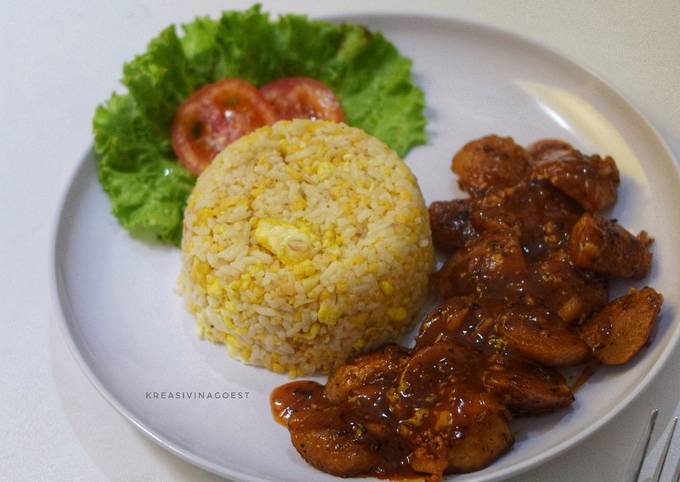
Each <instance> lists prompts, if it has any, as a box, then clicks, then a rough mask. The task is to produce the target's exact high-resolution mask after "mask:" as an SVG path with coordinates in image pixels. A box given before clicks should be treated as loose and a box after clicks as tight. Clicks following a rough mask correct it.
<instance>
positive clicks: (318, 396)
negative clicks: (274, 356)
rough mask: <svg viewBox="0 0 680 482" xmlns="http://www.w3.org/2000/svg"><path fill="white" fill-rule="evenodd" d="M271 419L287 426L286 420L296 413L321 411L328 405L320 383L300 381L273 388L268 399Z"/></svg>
mask: <svg viewBox="0 0 680 482" xmlns="http://www.w3.org/2000/svg"><path fill="white" fill-rule="evenodd" d="M269 402H270V407H271V411H272V417H273V418H274V420H275V421H276V422H277V423H279V424H281V425H283V426H284V427H287V426H288V420H289V419H290V417H291V416H292V415H293V414H294V413H296V412H303V411H308V410H315V409H321V408H323V407H326V406H328V405H329V402H328V399H327V398H326V395H325V393H324V386H323V385H321V384H320V383H316V382H312V381H307V380H300V381H295V382H290V383H286V384H285V385H281V386H280V387H277V388H275V389H274V390H273V391H272V393H271V395H270V397H269Z"/></svg>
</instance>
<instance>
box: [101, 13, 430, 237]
mask: <svg viewBox="0 0 680 482" xmlns="http://www.w3.org/2000/svg"><path fill="white" fill-rule="evenodd" d="M182 31H183V35H182V36H178V35H177V32H176V30H175V27H174V26H170V27H168V28H166V29H165V30H163V31H162V32H161V33H160V34H159V35H158V36H157V37H156V38H154V39H153V40H151V42H150V43H149V45H148V47H147V50H146V52H144V53H143V54H141V55H139V56H137V57H135V58H134V59H133V60H132V61H131V62H128V63H127V64H125V66H124V69H123V80H122V82H123V84H124V85H125V86H126V87H127V90H128V94H126V95H118V94H113V96H112V97H111V99H109V101H108V102H107V103H105V104H103V105H101V106H99V107H98V108H97V111H96V113H95V116H94V122H93V124H94V133H95V152H96V154H97V159H98V165H99V180H100V182H101V184H102V186H103V187H104V190H105V191H106V193H107V194H108V195H109V197H110V198H111V203H112V207H113V213H114V214H115V216H116V217H117V218H118V220H119V221H120V223H121V224H122V225H123V226H124V227H125V228H127V229H128V230H129V231H130V232H132V233H138V232H145V233H150V234H151V235H153V236H154V237H156V238H157V239H159V240H161V241H164V242H171V243H175V244H179V242H180V240H181V236H182V214H183V211H184V206H185V204H186V199H187V197H188V195H189V193H190V192H191V189H192V187H193V184H194V181H195V179H194V178H193V176H192V175H190V174H189V173H188V172H187V171H186V170H185V169H184V168H183V167H182V166H181V165H180V164H179V163H178V162H177V159H176V157H175V156H174V154H173V151H172V147H171V144H170V130H171V126H172V119H173V116H174V113H175V111H176V110H177V108H178V106H179V105H180V103H181V102H182V101H183V100H184V99H185V98H186V97H187V96H189V95H190V94H191V93H192V92H193V91H195V90H196V89H197V88H198V87H200V86H202V85H204V84H207V83H210V82H214V81H216V80H219V79H221V78H225V77H239V78H243V79H246V80H249V81H250V82H252V83H253V84H255V85H258V86H260V85H262V84H265V83H267V82H269V81H270V80H273V79H276V78H279V77H288V76H307V77H313V78H316V79H319V80H321V81H323V82H325V83H326V84H327V85H329V86H330V87H331V88H332V89H333V91H334V92H335V94H336V95H337V97H338V99H339V100H340V102H341V104H342V107H343V109H344V111H345V115H346V118H347V123H348V124H350V125H353V126H356V127H360V128H362V129H363V130H364V131H366V132H368V133H369V134H372V135H374V136H376V137H378V138H379V139H381V140H383V141H384V142H385V143H387V144H388V145H389V146H390V147H392V148H393V149H394V150H395V151H396V152H397V153H399V154H400V155H401V156H403V155H405V154H406V153H407V152H408V151H409V149H411V148H412V147H413V146H415V145H418V144H422V143H424V142H426V140H427V138H426V135H425V123H426V121H425V117H424V115H423V109H424V95H423V92H422V91H421V90H420V89H419V88H418V87H417V86H416V85H415V84H414V82H413V80H412V77H411V61H410V60H409V59H407V58H405V57H402V56H401V55H399V52H398V51H397V49H396V48H395V47H394V45H392V44H391V43H390V42H389V41H388V40H386V39H385V37H384V36H383V35H382V34H380V33H376V32H370V31H369V30H367V29H366V28H364V27H362V26H360V25H354V24H333V23H330V22H325V21H316V20H309V19H307V17H305V16H302V15H285V16H281V17H279V18H278V19H276V20H272V19H270V18H269V15H268V14H267V13H264V12H262V11H261V9H260V7H259V5H256V6H254V7H252V8H250V9H249V10H246V11H242V12H241V11H229V12H225V13H224V14H223V15H222V17H221V18H219V19H217V20H214V19H211V18H208V17H200V18H197V19H195V20H194V21H193V22H191V23H188V24H185V25H183V26H182Z"/></svg>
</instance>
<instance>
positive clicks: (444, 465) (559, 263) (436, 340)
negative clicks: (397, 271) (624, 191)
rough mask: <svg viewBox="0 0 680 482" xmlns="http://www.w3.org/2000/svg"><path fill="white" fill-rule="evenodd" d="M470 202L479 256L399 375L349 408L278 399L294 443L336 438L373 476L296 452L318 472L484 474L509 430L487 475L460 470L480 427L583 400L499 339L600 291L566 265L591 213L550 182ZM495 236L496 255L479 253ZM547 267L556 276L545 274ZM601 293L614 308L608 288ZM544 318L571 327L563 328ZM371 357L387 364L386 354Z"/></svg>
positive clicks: (306, 388) (457, 274) (355, 396)
mask: <svg viewBox="0 0 680 482" xmlns="http://www.w3.org/2000/svg"><path fill="white" fill-rule="evenodd" d="M471 202H472V203H473V204H475V206H473V207H472V208H471V214H470V219H471V221H472V222H473V223H475V228H476V229H478V230H479V231H480V232H481V234H480V235H479V236H478V237H477V238H474V239H472V240H471V241H468V245H466V247H464V248H461V250H465V249H467V248H468V246H471V248H470V249H473V250H475V249H476V250H477V252H473V256H468V258H467V259H463V260H462V261H461V263H460V265H456V264H455V262H456V260H455V256H456V254H455V253H454V256H453V257H452V259H451V260H449V262H451V261H452V260H453V267H452V268H451V269H449V271H448V272H447V273H444V274H445V275H446V276H448V280H447V281H448V282H449V289H450V290H451V291H450V293H448V295H447V296H450V297H452V298H450V299H448V300H447V301H445V302H444V303H443V304H442V305H440V306H438V307H437V308H436V309H435V310H434V311H433V312H431V313H430V314H429V315H428V317H427V318H426V319H425V320H424V322H423V324H422V325H421V328H420V333H419V334H418V337H417V338H416V345H415V347H414V348H413V349H411V350H406V349H402V350H403V357H404V358H403V360H402V362H400V363H401V364H399V366H398V369H397V370H395V371H394V372H393V373H392V372H390V373H389V374H387V375H385V376H381V377H380V376H379V377H376V378H375V379H372V380H370V382H365V383H361V384H359V386H358V387H355V388H354V389H353V390H352V392H351V393H350V395H349V396H348V397H347V398H346V399H343V400H340V401H335V402H332V401H331V400H329V399H328V397H327V396H326V394H325V389H324V386H322V385H319V384H317V383H314V382H292V383H289V384H286V385H283V386H281V387H278V388H277V389H275V390H274V392H273V393H272V397H271V403H272V413H273V415H274V418H275V419H276V420H277V421H278V422H279V423H282V424H284V425H286V424H287V423H290V425H289V429H290V430H291V434H293V433H294V432H295V430H301V431H304V430H317V431H321V432H323V433H333V434H337V435H338V436H340V437H344V438H343V439H342V440H343V441H345V442H346V443H345V442H343V444H344V445H343V444H340V445H338V447H339V448H338V450H339V452H337V451H336V452H337V453H336V455H333V457H336V456H337V457H342V456H343V455H346V452H347V451H345V452H342V450H341V449H342V448H343V447H344V448H345V449H346V448H347V446H348V445H349V446H350V447H352V450H353V452H351V455H352V456H356V454H357V453H361V454H364V455H365V457H364V458H365V459H366V463H365V464H364V465H360V464H358V465H356V466H355V467H352V469H353V470H354V471H342V470H341V468H342V467H341V468H338V467H337V466H335V465H332V466H330V467H329V466H328V465H327V464H325V463H324V460H321V461H319V460H318V459H314V454H312V453H311V452H305V451H306V450H308V449H309V450H311V448H310V447H308V446H307V447H304V446H303V447H302V449H301V447H300V446H298V445H296V448H297V449H298V451H299V452H300V453H301V455H302V456H303V457H304V458H305V459H306V460H307V461H308V462H309V463H311V464H312V465H314V466H315V467H317V468H319V469H321V470H324V471H326V472H329V473H334V474H335V475H341V476H359V475H361V476H375V477H379V478H390V479H405V478H412V477H420V478H422V477H427V478H428V480H432V481H434V480H440V478H441V477H442V474H443V473H444V472H445V471H451V470H453V471H456V472H467V471H471V470H477V469H480V468H483V467H484V466H485V465H488V463H490V462H492V461H493V460H494V459H495V458H497V457H498V456H499V455H500V454H501V453H502V452H503V451H505V450H506V449H507V448H508V447H509V446H510V444H511V443H512V436H511V434H510V431H509V429H507V431H503V430H500V436H501V438H503V437H505V438H506V439H505V441H506V442H507V444H506V445H502V444H501V445H499V446H497V447H496V451H495V452H492V453H490V454H489V458H488V459H487V460H484V461H483V463H482V464H480V465H479V466H476V467H473V466H465V465H456V464H457V463H460V462H456V453H457V452H458V451H459V450H460V451H464V450H465V444H466V440H468V439H469V438H470V437H477V436H480V432H479V431H480V430H482V429H481V428H480V427H481V426H483V424H482V423H480V422H479V421H480V420H487V421H488V420H495V421H496V422H495V423H496V428H498V427H500V428H501V429H502V428H503V427H504V426H505V427H506V428H507V425H506V424H507V422H508V421H509V418H510V415H509V411H510V412H512V413H513V414H515V415H524V414H537V413H542V412H547V411H550V410H554V409H555V408H559V407H562V406H567V405H569V404H570V403H571V401H572V400H573V397H572V393H571V391H570V389H569V387H568V386H567V385H566V381H565V380H564V378H563V377H562V375H561V374H560V373H559V372H557V371H555V370H553V369H551V368H546V367H542V366H539V365H538V364H536V363H534V362H532V361H530V360H528V359H526V358H525V357H523V356H521V355H520V354H519V353H517V352H515V351H513V349H512V348H510V347H508V345H507V343H506V341H505V340H504V339H503V337H502V336H499V332H498V323H499V319H501V318H502V314H503V313H504V310H507V308H508V307H509V306H520V307H532V308H531V309H535V311H536V312H537V313H540V311H541V310H543V309H546V308H547V309H550V310H553V311H555V312H558V311H559V309H560V307H562V305H568V304H569V299H570V297H574V296H581V295H582V294H583V293H586V292H588V291H589V290H591V289H592V287H593V285H592V284H588V283H589V282H590V280H588V279H586V280H585V281H583V280H582V279H581V278H582V276H581V274H580V273H578V272H577V271H576V270H575V269H574V268H573V266H572V265H571V264H570V261H569V260H568V259H567V260H565V259H563V258H564V257H563V256H561V253H562V251H563V250H564V248H565V245H566V243H567V242H568V238H569V233H570V231H571V228H572V226H573V225H574V223H575V222H576V220H577V219H578V217H579V216H580V214H581V212H582V209H581V208H580V207H578V206H577V205H576V204H575V203H574V202H573V201H571V200H570V199H569V198H567V197H566V196H564V195H563V194H562V193H561V192H559V191H557V190H556V189H554V188H553V187H552V186H550V185H549V184H548V183H546V182H544V181H527V182H524V183H521V184H520V185H518V186H515V187H512V188H508V189H505V190H502V191H499V192H498V193H496V194H492V195H490V196H487V198H485V199H482V200H471ZM485 236H486V239H485V242H487V245H486V246H484V245H482V249H480V245H479V244H477V246H474V245H473V243H474V242H475V241H478V240H479V239H482V238H484V237H485ZM485 250H488V251H487V252H485ZM489 252H492V253H497V254H499V255H500V256H501V257H502V258H503V259H501V260H500V261H501V262H500V263H499V266H500V270H499V271H497V272H494V271H493V269H489V265H490V264H492V263H496V262H497V261H498V260H495V259H487V258H485V256H487V255H488V253H489ZM467 254H470V251H468V253H467ZM470 260H471V261H470ZM518 260H519V261H518ZM449 262H447V263H449ZM503 263H505V266H501V265H502V264H503ZM545 263H547V264H548V267H549V268H550V270H549V273H548V274H549V275H550V276H546V273H545V272H544V270H543V267H544V266H543V264H545ZM445 269H446V267H445ZM442 271H444V270H442ZM441 276H443V275H442V272H439V273H438V274H437V276H435V277H434V280H435V282H436V283H437V284H439V285H440V286H439V289H440V290H441V289H442V288H441V282H442V279H441ZM553 279H558V280H559V281H560V282H561V283H562V284H564V282H565V281H568V282H569V283H571V284H574V283H576V284H578V283H579V282H582V286H580V285H579V286H578V287H577V291H573V290H572V291H571V292H564V291H561V290H560V288H559V287H556V286H553V285H552V284H550V283H551V281H552V280H553ZM596 282H597V280H593V283H596ZM578 290H580V291H578ZM602 291H603V296H604V298H605V301H606V286H605V287H603V288H602ZM580 299H581V298H579V300H580ZM597 302H598V301H597V300H594V301H592V304H593V305H596V304H597ZM551 303H553V304H551ZM582 308H583V307H582ZM571 311H574V310H573V309H572V310H571ZM565 312H566V311H565ZM560 315H561V313H560ZM574 316H576V315H574ZM544 318H545V319H547V320H550V321H551V323H559V324H560V326H564V327H567V326H568V322H565V321H563V320H562V321H560V318H559V317H557V316H546V317H544ZM555 320H558V321H555ZM530 321H531V322H532V323H533V322H534V321H535V320H533V319H532V320H530ZM373 353H375V354H378V355H379V354H380V350H378V351H376V352H373ZM359 358H361V357H359ZM352 363H354V362H353V361H352V360H350V361H349V362H347V365H352ZM347 365H346V366H347ZM527 394H528V395H527ZM532 397H533V398H532ZM324 431H325V432H324ZM496 435H498V434H496ZM292 436H293V438H294V435H292ZM482 436H483V434H482ZM480 439H481V440H486V439H483V438H480ZM293 443H294V444H295V441H294V442H293ZM352 444H355V445H352ZM329 453H335V452H333V451H329ZM366 454H367V455H366ZM329 456H330V455H329Z"/></svg>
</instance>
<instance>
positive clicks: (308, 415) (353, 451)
mask: <svg viewBox="0 0 680 482" xmlns="http://www.w3.org/2000/svg"><path fill="white" fill-rule="evenodd" d="M288 429H289V430H290V438H291V441H292V442H293V446H294V447H295V448H296V449H297V451H298V452H299V453H300V455H301V456H302V457H303V458H304V459H305V460H306V461H307V462H308V463H309V464H311V465H312V466H314V467H316V468H317V469H319V470H323V471H324V472H328V473H329V474H333V475H338V476H340V477H353V476H357V475H360V474H365V473H367V472H370V471H371V470H372V469H374V468H375V467H377V466H379V465H380V464H381V462H382V459H381V457H380V453H379V451H378V449H379V447H380V440H379V438H377V437H375V436H373V435H372V434H370V433H369V432H368V431H367V430H366V429H365V427H364V426H363V425H362V424H361V423H360V422H359V421H357V420H356V419H355V417H354V416H353V415H352V414H350V413H348V411H347V410H346V409H343V407H341V406H329V407H326V408H323V409H321V410H316V411H310V412H303V413H296V414H294V415H293V416H292V417H291V418H290V421H289V423H288Z"/></svg>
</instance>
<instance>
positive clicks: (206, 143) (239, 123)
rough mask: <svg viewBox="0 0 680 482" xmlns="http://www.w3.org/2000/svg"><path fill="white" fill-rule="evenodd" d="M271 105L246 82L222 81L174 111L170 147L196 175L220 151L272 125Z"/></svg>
mask: <svg viewBox="0 0 680 482" xmlns="http://www.w3.org/2000/svg"><path fill="white" fill-rule="evenodd" d="M277 119H278V116H277V114H276V112H275V110H274V109H273V108H272V106H270V105H269V103H268V102H267V101H266V100H265V99H264V97H263V96H262V94H261V93H260V92H259V91H258V90H257V88H255V86H253V85H252V84H251V83H250V82H247V81H245V80H241V79H223V80H220V81H218V82H215V83H214V84H208V85H205V86H203V87H201V88H200V89H198V90H197V91H196V92H194V93H193V94H191V95H190V96H189V97H188V98H187V99H186V100H185V101H184V102H182V104H181V105H180V106H179V109H177V112H176V113H175V118H174V121H173V125H172V148H173V149H174V151H175V154H176V155H177V157H178V158H179V160H180V162H181V163H182V164H183V165H184V167H186V168H187V169H188V170H189V172H191V173H192V174H194V175H196V176H198V175H199V174H201V173H202V172H203V170H204V169H205V168H206V167H208V165H209V164H210V162H211V161H212V160H213V158H214V157H215V156H216V155H217V154H219V153H220V152H221V151H222V149H224V148H225V147H227V146H228V145H229V144H231V143H232V142H234V141H235V140H236V139H238V138H239V137H241V136H243V135H244V134H247V133H249V132H250V131H252V130H254V129H256V128H258V127H261V126H263V125H266V124H272V123H274V122H276V120H277Z"/></svg>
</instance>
